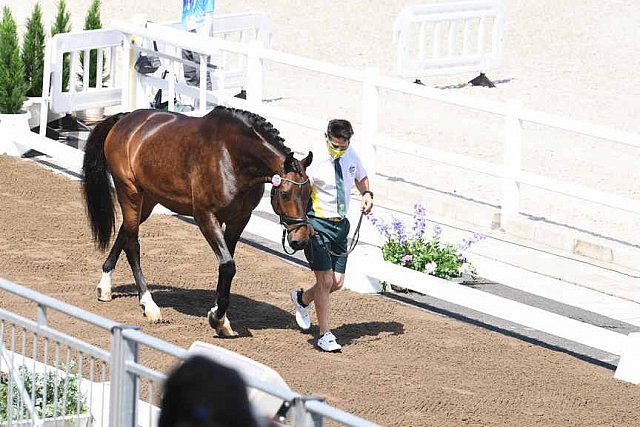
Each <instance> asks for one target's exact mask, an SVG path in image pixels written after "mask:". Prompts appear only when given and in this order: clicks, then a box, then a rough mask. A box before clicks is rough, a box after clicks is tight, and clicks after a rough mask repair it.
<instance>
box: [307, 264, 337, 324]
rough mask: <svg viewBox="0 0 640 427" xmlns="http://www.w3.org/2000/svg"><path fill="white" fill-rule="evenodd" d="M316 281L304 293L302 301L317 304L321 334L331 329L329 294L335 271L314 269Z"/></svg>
mask: <svg viewBox="0 0 640 427" xmlns="http://www.w3.org/2000/svg"><path fill="white" fill-rule="evenodd" d="M313 274H314V275H315V276H316V283H315V284H314V285H313V286H312V287H311V288H309V289H307V290H306V291H304V293H303V294H302V302H304V303H305V305H309V304H311V303H312V302H314V303H315V306H316V315H317V316H318V326H319V327H320V335H323V334H324V333H325V332H327V331H328V330H329V294H330V293H331V288H332V287H333V271H332V270H322V271H314V272H313Z"/></svg>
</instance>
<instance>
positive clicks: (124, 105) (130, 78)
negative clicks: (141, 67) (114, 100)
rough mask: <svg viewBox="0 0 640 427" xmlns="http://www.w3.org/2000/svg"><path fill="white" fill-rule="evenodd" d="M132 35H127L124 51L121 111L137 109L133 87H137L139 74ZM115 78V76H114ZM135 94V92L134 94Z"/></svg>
mask: <svg viewBox="0 0 640 427" xmlns="http://www.w3.org/2000/svg"><path fill="white" fill-rule="evenodd" d="M131 39H132V36H131V35H125V37H124V43H123V48H124V52H123V53H122V68H121V70H122V80H123V84H122V92H121V93H122V97H121V99H122V101H121V106H120V111H131V110H133V109H135V99H134V98H132V97H131V95H132V94H131V89H130V88H135V86H136V80H137V75H136V73H135V70H134V69H133V66H132V65H131V64H132V63H133V56H134V53H135V52H134V50H133V48H132V47H131ZM112 78H113V77H112ZM133 95H134V96H135V94H133Z"/></svg>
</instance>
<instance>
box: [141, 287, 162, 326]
mask: <svg viewBox="0 0 640 427" xmlns="http://www.w3.org/2000/svg"><path fill="white" fill-rule="evenodd" d="M140 305H141V306H142V310H143V311H144V315H145V316H146V317H147V319H148V320H149V321H150V322H158V321H160V320H162V315H161V314H160V307H158V306H157V305H156V303H155V301H154V300H153V298H152V297H151V292H149V291H147V292H145V293H144V294H142V297H141V298H140Z"/></svg>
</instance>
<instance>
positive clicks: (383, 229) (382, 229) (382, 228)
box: [367, 214, 391, 239]
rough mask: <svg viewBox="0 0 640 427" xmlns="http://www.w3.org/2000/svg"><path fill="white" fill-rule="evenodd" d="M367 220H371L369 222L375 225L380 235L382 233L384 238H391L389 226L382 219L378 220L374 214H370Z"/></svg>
mask: <svg viewBox="0 0 640 427" xmlns="http://www.w3.org/2000/svg"><path fill="white" fill-rule="evenodd" d="M367 219H368V220H369V222H371V225H373V226H374V227H375V228H376V230H378V233H380V234H381V235H382V236H383V237H384V238H386V239H388V238H389V237H391V232H390V231H389V225H388V224H387V223H385V222H384V220H383V219H382V218H378V217H377V216H375V215H373V214H369V215H367Z"/></svg>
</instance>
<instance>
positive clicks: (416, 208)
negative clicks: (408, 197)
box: [411, 203, 427, 240]
mask: <svg viewBox="0 0 640 427" xmlns="http://www.w3.org/2000/svg"><path fill="white" fill-rule="evenodd" d="M426 216H427V213H426V210H425V209H424V206H422V205H421V204H420V203H416V204H415V205H413V229H412V230H411V231H412V232H413V236H414V238H415V239H416V240H419V239H420V238H421V237H422V235H423V234H424V229H425V227H426V225H427V220H426Z"/></svg>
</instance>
